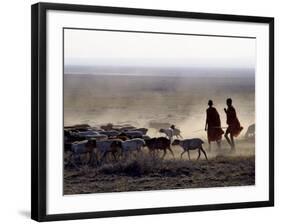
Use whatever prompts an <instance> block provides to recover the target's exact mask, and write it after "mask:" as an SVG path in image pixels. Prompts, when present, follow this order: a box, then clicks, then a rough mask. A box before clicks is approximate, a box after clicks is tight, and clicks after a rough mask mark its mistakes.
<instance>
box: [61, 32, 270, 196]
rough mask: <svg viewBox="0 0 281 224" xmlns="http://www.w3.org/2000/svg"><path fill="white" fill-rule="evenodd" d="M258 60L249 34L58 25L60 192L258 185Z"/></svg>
mask: <svg viewBox="0 0 281 224" xmlns="http://www.w3.org/2000/svg"><path fill="white" fill-rule="evenodd" d="M256 60H257V59H256V38H255V37H251V36H223V35H221V36H220V35H207V34H206V35H205V34H196V33H165V32H150V31H141V30H137V31H136V30H106V29H86V28H85V29H84V28H72V27H69V28H68V27H64V28H63V124H62V125H63V127H62V131H63V137H64V140H63V141H64V147H63V149H64V150H63V161H62V163H63V194H64V195H76V194H91V193H113V192H130V191H156V190H157V191H159V190H175V189H192V188H218V187H226V188H227V187H235V186H250V185H255V124H256V119H255V111H256V110H255V95H256V94H255V72H256ZM266 134H267V133H266ZM230 193H231V191H230Z"/></svg>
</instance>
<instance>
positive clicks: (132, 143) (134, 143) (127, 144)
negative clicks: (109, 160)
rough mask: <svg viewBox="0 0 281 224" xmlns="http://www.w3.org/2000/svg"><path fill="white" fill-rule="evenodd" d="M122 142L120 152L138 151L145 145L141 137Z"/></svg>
mask: <svg viewBox="0 0 281 224" xmlns="http://www.w3.org/2000/svg"><path fill="white" fill-rule="evenodd" d="M121 143H122V152H128V151H135V150H136V151H138V152H139V151H140V150H141V149H142V147H144V146H145V141H144V140H143V139H141V138H134V139H129V140H126V141H123V142H121Z"/></svg>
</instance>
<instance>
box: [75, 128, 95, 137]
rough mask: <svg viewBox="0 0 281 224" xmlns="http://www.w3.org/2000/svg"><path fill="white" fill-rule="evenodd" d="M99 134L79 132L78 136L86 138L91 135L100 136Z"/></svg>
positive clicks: (89, 131) (90, 131)
mask: <svg viewBox="0 0 281 224" xmlns="http://www.w3.org/2000/svg"><path fill="white" fill-rule="evenodd" d="M98 134H99V133H98V132H96V131H92V130H87V131H79V132H78V133H77V135H78V136H80V137H82V136H83V137H86V136H90V135H98Z"/></svg>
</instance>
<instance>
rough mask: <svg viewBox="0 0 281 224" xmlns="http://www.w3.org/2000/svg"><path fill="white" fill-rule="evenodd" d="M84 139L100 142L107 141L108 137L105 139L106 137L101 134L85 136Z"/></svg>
mask: <svg viewBox="0 0 281 224" xmlns="http://www.w3.org/2000/svg"><path fill="white" fill-rule="evenodd" d="M86 138H87V139H88V140H91V139H92V140H97V141H101V140H107V139H108V137H107V135H102V134H98V135H88V136H86Z"/></svg>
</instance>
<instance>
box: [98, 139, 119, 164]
mask: <svg viewBox="0 0 281 224" xmlns="http://www.w3.org/2000/svg"><path fill="white" fill-rule="evenodd" d="M121 142H122V140H120V139H108V140H103V141H97V142H96V148H97V151H98V153H99V154H100V155H101V161H103V159H104V158H105V157H106V155H107V154H108V153H111V154H112V155H113V157H114V159H115V161H116V160H117V157H116V154H117V153H118V146H120V145H121Z"/></svg>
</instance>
